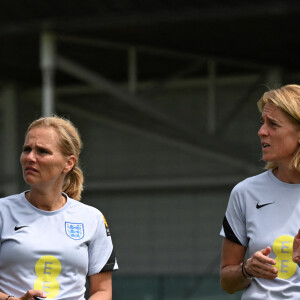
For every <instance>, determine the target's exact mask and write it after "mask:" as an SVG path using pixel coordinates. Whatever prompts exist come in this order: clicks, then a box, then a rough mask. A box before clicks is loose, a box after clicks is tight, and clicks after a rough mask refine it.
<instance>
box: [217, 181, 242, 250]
mask: <svg viewBox="0 0 300 300" xmlns="http://www.w3.org/2000/svg"><path fill="white" fill-rule="evenodd" d="M242 186H243V185H242V184H238V185H236V186H235V187H234V188H233V190H232V192H231V194H230V198H229V202H228V206H227V210H226V213H225V216H224V219H223V226H222V229H221V233H220V234H221V235H222V236H224V237H226V238H227V239H229V240H230V241H232V242H234V243H236V244H239V245H242V246H244V247H247V246H248V238H247V228H246V218H245V208H246V207H245V202H244V197H243V187H242Z"/></svg>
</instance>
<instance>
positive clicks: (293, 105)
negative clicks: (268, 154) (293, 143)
mask: <svg viewBox="0 0 300 300" xmlns="http://www.w3.org/2000/svg"><path fill="white" fill-rule="evenodd" d="M267 103H272V104H274V105H275V106H277V107H278V108H280V109H281V110H282V111H283V112H284V113H285V114H286V115H287V116H288V118H290V119H291V121H292V122H294V123H295V124H296V125H297V126H299V128H300V86H299V85H296V84H289V85H285V86H282V87H280V88H278V89H274V90H270V91H268V92H265V93H264V94H263V96H262V97H261V98H260V99H259V101H258V102H257V106H258V109H259V111H260V112H262V111H263V108H264V106H265V105H266V104H267ZM277 167H278V165H277V164H276V163H274V162H267V164H266V166H265V168H266V169H275V168H277ZM290 168H291V169H296V170H298V171H300V148H299V149H298V150H297V152H296V153H295V155H294V157H293V159H292V160H291V162H290Z"/></svg>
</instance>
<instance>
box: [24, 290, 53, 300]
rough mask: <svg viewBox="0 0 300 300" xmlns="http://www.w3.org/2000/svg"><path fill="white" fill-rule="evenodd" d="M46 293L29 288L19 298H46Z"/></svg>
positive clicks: (32, 299) (31, 299) (29, 299)
mask: <svg viewBox="0 0 300 300" xmlns="http://www.w3.org/2000/svg"><path fill="white" fill-rule="evenodd" d="M46 297H47V295H46V294H45V293H43V292H42V291H40V290H29V291H28V292H27V293H26V294H25V295H24V296H23V297H20V299H21V300H40V299H44V298H46Z"/></svg>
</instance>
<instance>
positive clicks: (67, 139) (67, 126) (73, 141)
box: [26, 116, 84, 200]
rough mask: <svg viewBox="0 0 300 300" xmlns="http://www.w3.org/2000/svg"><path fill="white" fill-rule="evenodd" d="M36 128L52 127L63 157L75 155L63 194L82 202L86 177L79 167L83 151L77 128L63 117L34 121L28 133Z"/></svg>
mask: <svg viewBox="0 0 300 300" xmlns="http://www.w3.org/2000/svg"><path fill="white" fill-rule="evenodd" d="M35 127H46V128H47V127H48V128H49V127H51V128H53V129H54V130H55V131H56V132H57V134H58V136H59V141H58V145H59V148H60V150H61V152H62V154H63V155H65V156H69V155H74V156H75V158H76V162H75V165H74V167H73V169H72V170H71V171H70V172H69V173H68V174H67V175H66V177H65V181H64V184H63V192H65V193H66V194H67V195H68V196H69V197H70V198H73V199H76V200H80V199H81V193H82V191H83V182H84V177H83V173H82V170H81V168H80V165H79V155H80V152H81V149H82V141H81V137H80V134H79V132H78V130H77V128H76V127H75V126H74V125H73V124H72V122H71V121H70V120H67V119H65V118H62V117H58V116H53V117H43V118H39V119H37V120H35V121H33V122H32V123H31V124H30V125H29V127H28V129H27V131H26V135H27V133H28V132H29V131H30V130H31V129H32V128H35Z"/></svg>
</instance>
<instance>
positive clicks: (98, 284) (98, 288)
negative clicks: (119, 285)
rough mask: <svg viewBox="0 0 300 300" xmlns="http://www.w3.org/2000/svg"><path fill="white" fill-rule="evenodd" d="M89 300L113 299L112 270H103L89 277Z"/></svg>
mask: <svg viewBox="0 0 300 300" xmlns="http://www.w3.org/2000/svg"><path fill="white" fill-rule="evenodd" d="M89 294H90V297H89V300H111V299H112V272H111V271H108V272H103V273H99V274H94V275H92V276H90V277H89Z"/></svg>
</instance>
